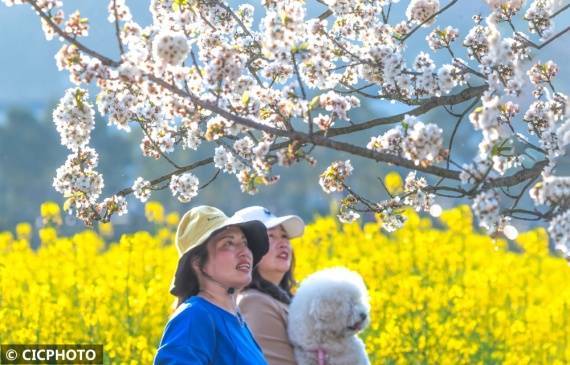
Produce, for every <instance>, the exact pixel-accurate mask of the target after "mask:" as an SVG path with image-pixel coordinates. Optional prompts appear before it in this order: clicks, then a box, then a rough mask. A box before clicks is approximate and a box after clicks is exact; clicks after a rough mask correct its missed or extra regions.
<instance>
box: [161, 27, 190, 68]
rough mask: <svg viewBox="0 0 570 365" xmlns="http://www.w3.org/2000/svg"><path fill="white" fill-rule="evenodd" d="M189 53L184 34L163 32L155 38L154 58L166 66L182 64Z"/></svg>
mask: <svg viewBox="0 0 570 365" xmlns="http://www.w3.org/2000/svg"><path fill="white" fill-rule="evenodd" d="M189 51H190V47H189V46H188V40H187V39H186V36H185V35H184V34H183V33H177V32H171V31H163V32H162V33H160V34H158V35H156V36H155V38H154V40H153V43H152V54H153V57H154V58H155V59H156V60H157V61H159V62H160V63H162V64H164V65H173V66H177V65H179V64H181V63H182V62H183V61H184V60H185V59H186V57H187V56H188V52H189Z"/></svg>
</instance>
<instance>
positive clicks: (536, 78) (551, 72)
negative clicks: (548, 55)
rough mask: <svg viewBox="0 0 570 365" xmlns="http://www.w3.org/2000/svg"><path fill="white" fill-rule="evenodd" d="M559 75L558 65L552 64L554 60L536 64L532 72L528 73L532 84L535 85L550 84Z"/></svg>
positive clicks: (531, 69)
mask: <svg viewBox="0 0 570 365" xmlns="http://www.w3.org/2000/svg"><path fill="white" fill-rule="evenodd" d="M557 74H558V65H557V64H555V63H554V62H552V60H551V61H547V62H546V63H535V64H534V65H532V67H531V68H530V70H528V71H527V75H528V77H529V79H530V82H532V83H533V84H535V85H538V84H541V83H549V82H551V81H552V79H553V78H554V76H556V75H557Z"/></svg>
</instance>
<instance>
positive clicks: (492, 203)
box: [471, 190, 509, 233]
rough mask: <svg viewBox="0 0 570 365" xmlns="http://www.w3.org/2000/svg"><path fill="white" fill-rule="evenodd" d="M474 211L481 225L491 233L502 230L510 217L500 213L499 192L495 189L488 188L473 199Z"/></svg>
mask: <svg viewBox="0 0 570 365" xmlns="http://www.w3.org/2000/svg"><path fill="white" fill-rule="evenodd" d="M471 208H472V209H473V213H474V214H475V216H476V217H477V220H478V221H479V226H480V227H483V228H485V229H486V230H487V231H488V232H489V233H495V232H501V231H502V230H503V229H504V227H505V225H506V223H508V221H509V219H508V218H507V217H504V216H502V215H501V214H500V211H501V209H500V208H501V207H500V205H499V194H498V193H497V192H496V191H495V190H486V191H484V192H482V193H480V194H479V195H477V196H476V197H475V198H474V199H473V205H471Z"/></svg>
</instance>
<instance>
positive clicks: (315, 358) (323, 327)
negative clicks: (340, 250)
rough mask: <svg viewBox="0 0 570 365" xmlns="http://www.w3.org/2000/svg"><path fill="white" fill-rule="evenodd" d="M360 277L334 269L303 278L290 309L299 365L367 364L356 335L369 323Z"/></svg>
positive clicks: (292, 332) (353, 273)
mask: <svg viewBox="0 0 570 365" xmlns="http://www.w3.org/2000/svg"><path fill="white" fill-rule="evenodd" d="M369 313H370V304H369V297H368V292H367V290H366V286H365V285H364V281H363V280H362V277H361V276H360V275H359V274H357V273H355V272H353V271H350V270H348V269H345V268H341V267H336V268H331V269H325V270H322V271H318V272H316V273H314V274H312V275H311V276H309V277H308V278H307V279H305V280H304V281H303V282H302V283H301V285H300V287H299V290H298V291H297V293H296V294H295V297H294V298H293V301H292V302H291V305H290V306H289V326H288V327H289V328H288V331H289V339H290V340H291V343H292V344H293V346H294V349H295V358H296V359H297V363H298V365H369V364H370V360H368V355H367V354H366V350H365V347H364V343H363V342H362V340H361V339H360V338H358V336H357V335H356V334H357V333H358V332H360V331H362V330H363V329H364V328H366V326H367V325H368V323H369Z"/></svg>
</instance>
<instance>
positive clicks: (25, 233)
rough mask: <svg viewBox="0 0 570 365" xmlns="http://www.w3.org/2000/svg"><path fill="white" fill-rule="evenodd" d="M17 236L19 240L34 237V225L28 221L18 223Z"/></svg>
mask: <svg viewBox="0 0 570 365" xmlns="http://www.w3.org/2000/svg"><path fill="white" fill-rule="evenodd" d="M16 236H17V237H18V239H19V240H26V241H29V240H30V239H31V238H32V225H31V224H30V223H28V222H21V223H18V224H17V225H16Z"/></svg>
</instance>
